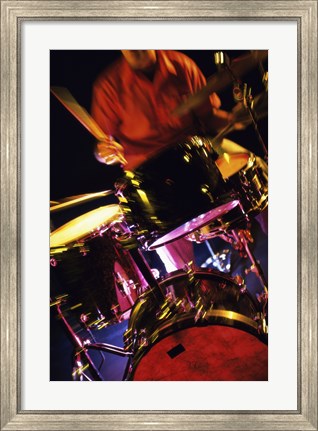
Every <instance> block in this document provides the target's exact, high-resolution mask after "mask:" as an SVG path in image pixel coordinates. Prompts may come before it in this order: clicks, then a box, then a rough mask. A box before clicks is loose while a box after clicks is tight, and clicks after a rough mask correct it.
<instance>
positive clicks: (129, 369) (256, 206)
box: [50, 59, 268, 381]
mask: <svg viewBox="0 0 318 431" xmlns="http://www.w3.org/2000/svg"><path fill="white" fill-rule="evenodd" d="M243 60H244V59H243ZM247 65H248V62H246V61H245V60H244V61H241V62H237V63H235V65H234V66H233V70H232V74H233V73H235V74H240V73H241V72H242V73H243V72H245V71H246V70H247V69H248V68H249V67H250V66H249V65H248V66H247ZM228 67H229V66H228ZM240 68H241V69H242V70H241V69H240ZM224 81H225V80H224V77H223V75H222V82H221V84H222V85H223V86H225V85H228V84H227V83H225V82H224ZM210 82H211V81H210ZM212 82H213V83H214V85H212V84H210V83H209V81H208V85H207V88H206V89H204V92H205V93H208V94H210V92H211V91H212V88H213V91H216V90H218V88H216V87H217V86H216V82H218V80H217V79H212ZM226 82H227V81H226ZM204 92H203V93H204ZM54 94H55V95H58V96H59V99H60V101H62V103H63V104H64V106H66V107H67V108H68V109H69V110H70V111H71V112H73V113H74V112H75V111H76V116H77V118H78V119H80V121H81V122H82V123H83V124H84V123H85V126H86V127H87V128H88V129H89V130H90V131H91V132H92V133H93V134H95V135H96V136H97V135H98V137H100V130H99V128H98V126H97V125H95V124H94V121H93V120H92V119H91V118H90V117H89V114H87V113H84V114H85V115H84V114H83V108H81V107H79V105H78V104H77V103H76V101H75V100H74V99H73V98H72V97H70V96H69V94H68V93H67V91H62V92H61V91H59V89H57V88H56V87H55V88H54ZM58 96H57V97H58ZM202 97H206V94H203V96H202V94H197V95H194V96H193V98H192V99H191V100H189V101H188V102H186V103H185V104H184V105H183V106H181V107H180V112H181V111H182V112H183V111H185V110H186V109H188V108H189V106H192V105H193V104H196V103H200V101H201V100H202ZM246 99H248V100H246ZM264 99H265V96H264V95H263V94H262V95H261V97H258V99H257V101H260V102H259V105H258V106H259V109H258V111H257V109H255V107H253V106H252V104H251V96H250V94H246V95H245V96H244V105H248V108H246V109H247V110H248V111H253V119H252V120H253V121H255V118H256V116H262V115H263V116H264V115H265V114H264V113H265V111H266V110H267V105H266V103H264ZM254 110H255V111H256V112H254ZM74 115H75V113H74ZM256 123H257V121H256ZM230 129H231V127H230V128H228V130H230ZM225 133H226V132H223V135H224V134H225ZM221 135H222V133H221V134H220V136H221ZM223 135H222V136H221V137H223ZM220 136H218V138H220ZM214 139H215V138H214ZM214 139H212V138H208V137H202V136H192V137H189V138H188V139H186V140H184V141H183V142H180V143H178V144H177V145H174V146H171V147H169V148H165V149H164V150H162V151H161V152H160V153H158V154H157V155H156V156H155V157H152V158H151V159H150V160H147V161H146V162H144V163H143V164H141V165H140V166H139V167H138V168H137V169H136V170H134V171H133V172H131V171H127V172H125V173H124V175H123V176H122V177H121V178H119V179H118V180H117V181H116V183H115V190H108V191H105V192H99V193H92V194H87V195H81V196H76V197H72V198H68V199H66V200H63V201H58V202H57V201H54V202H51V206H50V212H51V214H54V213H55V212H58V211H63V210H65V209H69V208H73V207H74V206H76V205H81V204H82V203H83V202H88V201H90V202H92V201H94V199H97V198H99V197H100V196H107V195H109V194H114V195H115V196H116V198H117V199H118V203H117V204H109V205H104V206H100V207H98V208H95V209H93V210H91V211H89V212H86V213H84V214H82V215H80V216H78V217H76V218H74V219H72V220H71V221H69V222H67V223H66V224H63V225H62V226H60V227H59V228H57V229H55V230H54V229H53V230H52V231H51V234H50V263H51V271H54V270H55V268H58V267H59V266H61V265H62V266H63V264H65V265H66V266H67V263H68V259H69V257H68V256H70V255H72V259H73V260H74V256H75V257H76V258H75V260H76V266H77V267H80V268H82V267H83V265H84V264H83V257H85V258H86V257H87V256H90V255H92V259H91V262H96V260H99V261H100V265H99V266H98V267H97V269H96V266H95V267H89V269H88V271H86V272H84V273H80V277H79V278H81V281H79V279H75V280H74V279H73V278H72V274H73V273H72V270H70V271H69V272H70V275H69V278H72V282H71V284H72V288H71V289H70V290H72V292H75V291H77V292H79V294H80V295H81V297H79V298H76V301H75V303H71V304H70V302H69V298H68V295H63V294H61V295H56V296H55V297H54V298H53V297H52V299H51V306H52V307H54V308H55V310H56V311H57V314H58V316H59V317H60V319H61V320H62V321H63V322H64V323H65V325H66V328H67V330H68V332H69V333H70V334H71V336H72V338H73V341H74V344H75V348H76V349H75V350H76V353H75V361H74V363H75V364H77V365H76V366H75V368H74V369H75V371H74V376H75V377H74V379H77V380H104V378H103V375H102V374H101V372H100V370H99V369H98V367H97V366H96V364H94V361H93V360H92V351H96V350H98V351H101V352H108V353H110V354H113V355H117V356H121V357H124V358H126V365H125V371H124V373H123V380H152V381H159V380H165V381H172V380H174V381H176V380H177V381H184V380H187V381H189V380H197V381H198V380H200V381H201V380H209V381H212V380H214V381H215V380H218V381H219V380H245V381H247V380H253V381H256V380H267V379H268V352H267V339H268V316H267V300H268V286H267V280H266V277H265V275H264V271H263V269H262V267H261V265H260V263H259V262H258V261H257V259H256V257H255V256H254V255H253V252H252V251H251V248H250V246H249V244H250V243H251V242H252V241H253V237H252V234H251V231H250V229H249V227H250V221H251V219H252V218H253V217H255V216H257V215H259V214H261V213H262V212H263V211H265V210H266V209H267V206H268V181H267V172H266V170H264V167H263V166H262V164H260V163H259V160H258V159H259V158H258V157H256V156H255V154H253V153H241V154H231V155H230V154H224V155H222V156H218V155H217V154H216V153H215V152H214V150H213V148H214ZM163 166H164V169H163ZM218 237H220V238H222V239H225V240H226V241H228V242H229V243H230V244H231V245H232V246H233V247H234V248H235V249H237V250H239V251H240V252H241V253H243V254H244V255H245V256H247V258H248V259H249V260H250V262H251V267H250V268H249V271H253V272H254V273H255V275H256V276H257V277H258V279H259V281H260V284H261V286H262V294H261V295H258V296H257V298H254V295H252V294H251V292H249V291H248V289H247V287H246V283H245V281H244V279H243V278H242V277H240V276H237V277H234V278H233V277H231V276H230V275H228V274H225V273H223V272H220V271H218V270H215V269H210V268H201V267H195V266H194V265H193V264H191V263H189V262H187V263H185V265H184V268H182V269H180V270H177V271H174V272H172V273H168V274H165V275H164V276H160V275H159V274H158V271H156V270H153V269H151V268H150V265H149V264H148V262H147V260H146V259H145V252H147V251H152V250H156V249H157V248H159V247H162V246H165V245H167V244H170V243H174V242H175V241H178V240H179V239H181V238H183V239H187V240H188V241H193V242H196V243H203V242H205V241H207V240H210V239H213V238H218ZM101 255H102V257H101ZM65 262H66V263H65ZM72 265H73V263H72ZM72 265H71V266H72ZM92 272H93V273H94V278H93V279H91V278H90V277H91V275H92V274H91V273H92ZM103 272H106V276H105V274H104V277H101V278H102V281H101V282H100V284H98V283H97V282H96V277H97V278H98V276H99V274H100V273H103ZM87 273H88V274H89V280H88V282H87V283H86V286H85V289H84V290H85V291H86V292H87V294H86V296H85V295H83V293H82V291H81V289H77V287H76V286H77V285H78V283H80V282H83V277H84V278H85V277H87ZM94 289H95V291H97V293H96V294H95V297H94ZM82 290H83V289H82ZM107 290H108V291H111V292H110V293H109V292H108V294H109V295H110V296H111V299H110V300H111V302H112V303H113V302H116V299H117V302H118V304H113V306H112V307H111V309H110V310H109V309H108V310H105V307H107V306H105V307H104V308H103V299H100V297H101V296H103V295H104V294H106V293H105V291H107ZM101 291H102V292H101ZM123 304H124V305H123ZM72 309H73V310H75V311H74V312H73V314H72V311H71V310H72ZM76 310H78V311H76ZM71 315H72V316H75V318H74V317H70V316H71ZM71 319H75V320H76V323H75V324H71V323H70V320H71ZM124 319H126V320H127V322H128V323H127V330H126V331H125V333H124V335H123V345H122V346H116V345H112V344H108V343H104V342H96V341H94V340H93V341H92V340H91V341H90V342H85V340H84V338H85V337H82V336H81V332H80V330H78V329H77V328H78V327H81V328H83V327H84V328H85V329H86V330H89V331H92V330H93V329H102V328H105V327H107V326H109V325H112V324H115V323H118V322H121V321H123V320H124Z"/></svg>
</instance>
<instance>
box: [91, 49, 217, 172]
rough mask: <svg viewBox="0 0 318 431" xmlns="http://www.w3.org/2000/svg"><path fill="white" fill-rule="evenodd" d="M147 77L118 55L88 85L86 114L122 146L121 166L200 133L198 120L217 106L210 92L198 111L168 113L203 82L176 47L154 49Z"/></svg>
mask: <svg viewBox="0 0 318 431" xmlns="http://www.w3.org/2000/svg"><path fill="white" fill-rule="evenodd" d="M156 53H157V65H156V70H155V74H154V77H153V80H150V79H149V78H148V77H147V76H146V75H145V74H144V73H143V72H139V71H134V70H133V69H132V68H131V67H130V66H129V65H128V63H127V62H126V60H125V59H124V58H123V57H121V58H120V59H119V60H118V61H116V62H115V63H114V64H113V65H112V66H111V67H110V68H108V69H106V70H105V71H104V72H103V73H102V74H101V75H100V76H99V78H98V79H97V80H96V82H95V84H94V87H93V99H92V110H91V113H92V116H93V118H94V119H95V120H96V121H97V123H98V124H99V125H100V127H101V128H102V129H103V131H104V132H105V133H106V134H109V135H112V136H113V137H114V138H115V139H116V140H117V141H118V142H120V143H121V144H122V145H123V147H124V150H125V158H126V159H127V161H128V165H127V166H125V168H126V169H134V168H135V167H136V166H137V165H138V164H140V163H141V162H142V161H143V160H145V159H146V158H148V157H149V156H150V154H151V153H154V152H156V151H158V150H159V149H162V148H163V147H164V146H166V145H171V144H174V143H177V142H180V140H183V139H184V138H185V137H186V136H189V135H195V134H198V133H200V130H199V122H200V120H201V123H202V121H203V122H204V118H205V117H206V116H207V115H211V114H212V107H215V108H219V106H220V100H219V98H218V96H217V95H216V94H212V95H211V97H210V100H208V101H207V103H206V104H204V106H202V107H200V110H199V111H196V112H194V113H192V114H187V115H185V116H183V117H181V118H178V117H176V116H173V115H172V111H173V110H174V109H175V108H176V107H177V106H179V104H181V103H182V101H184V100H185V99H186V98H187V97H188V96H189V95H190V94H193V93H196V92H197V91H198V90H199V89H200V88H202V87H203V86H205V85H206V79H205V77H204V75H203V74H202V72H201V71H200V69H199V68H198V67H197V65H196V64H195V63H194V62H193V61H192V60H191V59H190V58H188V57H187V56H185V55H184V54H182V53H179V52H176V51H156Z"/></svg>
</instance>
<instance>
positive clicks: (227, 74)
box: [173, 50, 268, 117]
mask: <svg viewBox="0 0 318 431" xmlns="http://www.w3.org/2000/svg"><path fill="white" fill-rule="evenodd" d="M267 56H268V52H267V51H266V50H263V51H252V52H251V54H247V55H243V56H241V57H238V58H236V59H234V60H232V62H231V65H230V67H229V71H227V70H226V69H225V70H222V71H220V72H217V73H215V74H214V75H212V76H211V77H210V78H209V79H208V80H207V84H206V86H205V87H203V88H202V89H201V90H199V91H198V92H196V93H195V94H192V95H191V96H189V97H188V99H187V100H186V101H184V102H183V103H182V104H181V105H179V106H177V108H176V109H175V110H174V111H173V114H174V115H176V116H177V117H181V116H183V115H185V114H188V113H189V112H190V111H191V110H192V109H195V108H198V107H199V106H200V105H201V104H202V103H203V102H205V101H206V100H207V99H208V97H209V96H210V94H212V93H213V92H216V93H217V92H220V91H223V90H224V89H225V88H226V87H227V86H229V85H230V84H231V83H232V82H233V76H235V77H236V78H241V77H242V76H243V75H245V74H246V73H248V72H249V71H251V70H253V69H254V68H255V67H256V66H257V65H258V64H259V63H260V62H262V61H264V60H265V59H266V58H267Z"/></svg>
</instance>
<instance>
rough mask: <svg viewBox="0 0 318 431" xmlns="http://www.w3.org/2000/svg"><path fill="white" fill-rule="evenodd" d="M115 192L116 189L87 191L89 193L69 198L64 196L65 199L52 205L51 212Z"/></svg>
mask: <svg viewBox="0 0 318 431" xmlns="http://www.w3.org/2000/svg"><path fill="white" fill-rule="evenodd" d="M113 193H114V190H106V191H102V192H97V193H87V194H83V195H78V196H70V197H68V198H63V199H60V200H59V202H58V203H57V205H51V206H50V212H51V213H53V212H57V211H61V210H65V209H68V208H72V207H74V206H76V205H80V204H82V203H86V202H90V201H92V200H94V199H98V198H101V197H105V196H109V195H111V194H113ZM50 202H52V201H50Z"/></svg>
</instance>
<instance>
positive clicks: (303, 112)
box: [1, 0, 318, 430]
mask: <svg viewBox="0 0 318 431" xmlns="http://www.w3.org/2000/svg"><path fill="white" fill-rule="evenodd" d="M75 5H76V8H75V7H74V6H75ZM84 18H85V19H86V20H87V19H90V20H103V19H110V20H113V21H125V20H136V21H138V20H148V21H163V20H168V21H175V22H176V23H177V22H180V21H183V20H189V19H191V20H195V21H201V20H205V21H207V20H211V21H213V20H231V21H233V20H234V21H240V20H242V19H244V20H252V21H262V20H277V21H294V22H297V29H298V89H299V94H298V144H297V152H298V154H297V160H298V173H297V176H298V178H297V180H298V181H297V182H298V187H297V191H298V208H297V215H298V230H297V234H298V250H297V251H298V270H297V273H298V280H299V286H298V312H299V318H298V407H297V409H296V410H295V411H275V412H267V411H266V412H265V411H255V412H250V411H211V412H202V411H195V412H191V411H187V412H182V411H169V412H166V411H134V412H131V411H120V410H119V411H116V412H115V411H105V412H101V411H96V412H95V411H89V412H80V413H79V412H73V411H58V412H56V411H54V412H52V411H24V410H22V409H21V381H22V378H23V376H21V333H22V324H23V322H22V318H21V307H22V304H21V266H22V261H21V240H22V239H21V213H22V210H21V202H22V199H21V198H22V188H21V152H22V151H23V149H22V148H21V133H22V131H21V118H20V113H21V94H20V84H21V76H20V62H21V57H20V52H21V51H20V50H21V23H22V22H23V21H24V20H41V21H50V20H65V19H71V20H81V19H84ZM1 20H2V22H1V77H2V79H1V102H2V109H1V112H2V114H1V115H2V121H1V406H2V407H1V430H9V429H10V430H23V429H30V430H53V429H59V430H68V429H74V428H75V427H76V428H77V429H94V430H104V429H107V430H125V429H138V430H155V429H158V430H159V429H167V430H168V429H169V430H177V429H178V430H190V429H193V430H199V429H200V430H204V429H206V430H207V429H209V430H210V429H211V430H212V429H222V430H225V429H237V430H246V429H258V430H266V429H277V430H278V429H280V430H294V429H295V430H296V429H297V430H300V429H301V430H307V429H308V430H309V429H310V430H317V267H318V265H317V253H316V250H317V239H318V235H317V2H316V1H306V0H305V1H280V2H276V1H260V2H257V3H251V2H249V1H226V2H224V1H201V0H199V1H196V2H190V1H178V0H177V1H152V2H148V1H94V2H89V3H88V2H85V1H76V2H73V1H54V2H47V1H32V0H31V1H19V2H18V1H1Z"/></svg>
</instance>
